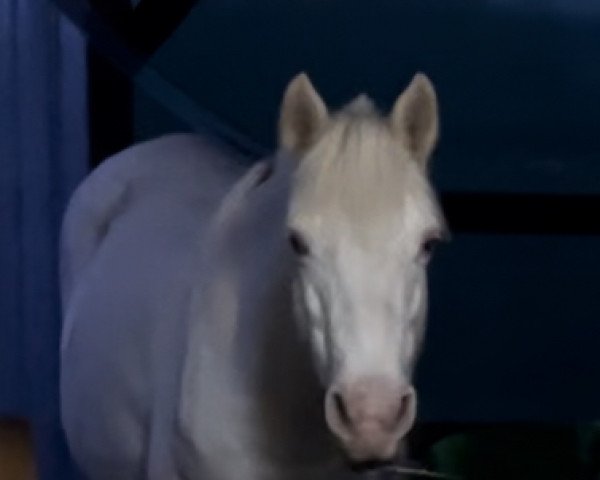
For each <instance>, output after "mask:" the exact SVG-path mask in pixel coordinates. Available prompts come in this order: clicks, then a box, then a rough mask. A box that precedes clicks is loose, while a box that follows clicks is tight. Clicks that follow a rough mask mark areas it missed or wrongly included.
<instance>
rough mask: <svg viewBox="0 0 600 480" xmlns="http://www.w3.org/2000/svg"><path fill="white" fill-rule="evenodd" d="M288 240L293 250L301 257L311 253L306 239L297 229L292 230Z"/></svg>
mask: <svg viewBox="0 0 600 480" xmlns="http://www.w3.org/2000/svg"><path fill="white" fill-rule="evenodd" d="M288 240H289V242H290V246H291V247H292V250H293V251H294V253H295V254H296V255H298V256H299V257H305V256H307V255H308V254H309V253H310V249H309V248H308V243H306V240H305V239H304V238H303V237H302V235H301V234H300V233H298V232H297V231H295V230H292V231H291V232H290V234H289V236H288Z"/></svg>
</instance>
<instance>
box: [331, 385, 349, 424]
mask: <svg viewBox="0 0 600 480" xmlns="http://www.w3.org/2000/svg"><path fill="white" fill-rule="evenodd" d="M333 403H334V404H335V408H336V410H337V413H338V416H339V418H340V420H341V421H342V423H344V424H345V425H346V426H349V425H350V424H351V423H352V421H351V419H350V415H349V414H348V409H347V408H346V402H344V398H343V397H342V395H341V394H340V393H338V392H335V393H334V394H333Z"/></svg>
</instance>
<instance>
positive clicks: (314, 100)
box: [279, 73, 329, 154]
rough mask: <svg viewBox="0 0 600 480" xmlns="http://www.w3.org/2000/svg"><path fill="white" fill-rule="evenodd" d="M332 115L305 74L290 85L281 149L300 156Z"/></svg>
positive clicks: (282, 121)
mask: <svg viewBox="0 0 600 480" xmlns="http://www.w3.org/2000/svg"><path fill="white" fill-rule="evenodd" d="M328 118H329V114H328V112H327V107H326V106H325V103H323V100H321V97H320V96H319V94H318V93H317V91H316V90H315V89H314V87H313V86H312V83H311V82H310V80H309V78H308V76H307V75H306V74H305V73H300V74H298V75H296V76H295V77H294V78H293V79H292V80H291V81H290V83H289V84H288V87H287V89H286V91H285V94H284V96H283V101H282V104H281V113H280V117H279V146H280V147H282V148H284V149H286V150H288V151H291V152H294V153H298V154H302V153H304V152H305V151H306V150H307V149H308V148H309V147H310V146H311V145H313V144H314V142H315V141H316V139H317V137H318V135H319V133H320V132H321V130H322V129H323V126H324V125H325V124H326V123H327V120H328Z"/></svg>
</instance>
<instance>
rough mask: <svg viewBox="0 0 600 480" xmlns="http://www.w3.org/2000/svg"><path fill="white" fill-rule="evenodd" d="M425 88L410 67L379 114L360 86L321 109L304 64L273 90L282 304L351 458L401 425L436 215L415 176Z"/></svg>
mask: <svg viewBox="0 0 600 480" xmlns="http://www.w3.org/2000/svg"><path fill="white" fill-rule="evenodd" d="M437 136H438V112H437V101H436V95H435V91H434V88H433V86H432V84H431V82H430V81H429V79H428V78H427V77H426V76H424V75H423V74H417V75H416V76H415V77H414V78H413V80H412V81H411V83H410V85H409V86H408V87H407V88H406V89H405V90H404V92H403V93H401V94H400V96H399V97H398V98H397V100H396V102H395V104H394V106H393V108H392V111H391V113H390V114H389V115H388V116H383V115H381V114H379V113H378V112H377V110H376V108H375V107H374V105H373V103H372V102H371V101H370V100H369V99H368V98H367V97H365V96H360V97H358V98H357V99H355V100H354V101H353V102H352V103H350V104H349V105H347V106H346V107H345V108H343V109H341V110H340V111H338V112H334V113H330V112H329V111H328V108H327V106H326V105H325V103H324V102H323V100H322V99H321V98H320V96H319V94H318V93H317V92H316V90H315V89H314V88H313V86H312V84H311V82H310V80H309V79H308V77H307V76H306V75H305V74H300V75H298V76H297V77H295V78H294V79H293V80H292V81H291V82H290V84H289V86H288V87H287V90H286V92H285V95H284V99H283V103H282V107H281V117H280V123H279V142H280V148H282V149H283V150H285V151H287V152H291V153H292V157H293V158H294V159H295V161H297V165H296V166H295V167H294V168H295V171H294V174H293V181H292V187H291V188H292V189H291V196H290V203H289V211H288V217H287V235H288V241H289V248H290V251H291V252H292V254H293V255H294V256H295V261H296V265H297V268H296V271H297V273H296V275H295V276H294V285H293V289H294V308H295V312H296V318H297V321H298V323H299V328H300V329H301V330H302V332H303V333H304V334H305V335H306V338H308V340H309V342H310V345H311V350H312V352H313V357H314V360H315V365H316V369H317V372H318V375H319V378H320V379H321V381H322V383H323V386H324V388H325V389H326V395H325V400H324V412H325V415H324V416H325V419H326V422H327V425H328V427H329V429H330V431H331V432H332V433H333V434H334V435H335V437H336V438H337V439H338V440H339V443H340V445H341V446H342V449H343V450H344V452H345V453H346V455H347V457H348V459H349V460H350V461H351V462H353V463H354V462H356V463H362V462H372V461H386V460H390V459H391V458H392V457H394V456H395V454H396V452H397V448H398V443H399V440H400V439H401V438H402V437H403V436H404V435H405V434H406V433H407V432H408V431H409V430H410V428H411V427H412V425H413V422H414V419H415V414H416V405H417V396H416V392H415V389H414V387H413V386H412V383H411V376H412V375H411V374H412V370H413V366H414V363H415V359H416V356H417V353H418V350H419V345H420V343H421V340H422V337H423V333H424V328H425V317H426V309H427V277H426V269H427V264H428V262H429V260H430V257H431V253H432V248H433V246H434V243H435V242H436V241H438V240H439V239H441V238H442V237H443V235H444V232H445V223H444V220H443V216H442V214H441V210H440V208H439V206H438V203H437V200H436V197H435V194H434V192H433V189H432V187H431V185H430V183H429V181H428V178H427V170H428V168H427V166H428V159H429V157H430V154H431V152H432V150H433V149H434V146H435V143H436V140H437Z"/></svg>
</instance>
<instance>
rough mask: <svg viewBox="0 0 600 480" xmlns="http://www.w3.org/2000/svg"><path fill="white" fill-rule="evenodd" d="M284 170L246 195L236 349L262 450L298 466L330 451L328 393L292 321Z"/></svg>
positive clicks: (291, 268) (317, 460) (322, 458)
mask: <svg viewBox="0 0 600 480" xmlns="http://www.w3.org/2000/svg"><path fill="white" fill-rule="evenodd" d="M283 160H284V161H289V160H290V159H283ZM286 168H289V166H288V165H285V164H284V165H281V164H279V165H276V170H275V173H274V174H273V176H272V178H271V179H269V180H268V181H267V182H266V183H265V184H263V185H261V186H259V187H257V189H256V190H255V191H254V192H252V193H251V194H250V196H249V198H248V203H247V206H248V210H249V212H248V216H247V217H246V219H245V221H244V222H243V224H244V226H243V228H242V229H241V230H240V232H239V233H241V237H242V238H244V239H245V241H246V242H247V244H248V245H252V248H251V249H249V250H247V251H246V253H245V255H244V258H241V259H240V264H239V265H240V271H239V275H240V276H239V278H238V281H239V286H240V289H239V291H238V294H239V297H238V298H239V299H240V302H241V303H240V309H239V315H238V316H237V322H236V329H235V332H236V334H235V340H234V345H235V347H234V349H233V350H234V351H235V352H237V355H236V356H235V363H236V368H235V370H236V371H237V372H239V373H240V374H241V375H240V377H241V378H239V382H240V384H244V390H245V391H246V393H247V394H248V398H249V401H251V402H252V403H253V404H254V405H253V408H254V409H255V412H256V413H257V414H258V417H257V420H258V422H259V424H260V426H259V428H258V429H257V430H258V431H259V432H260V438H258V439H257V440H258V444H259V445H260V447H259V448H260V449H261V450H264V451H268V454H269V457H270V458H274V459H277V460H278V463H282V464H287V465H289V464H297V465H298V466H299V465H306V464H311V463H323V462H325V461H327V459H328V458H329V456H330V455H331V454H332V452H331V439H330V435H329V433H328V432H327V429H326V424H325V419H324V409H323V398H324V394H323V390H322V387H321V385H320V383H319V381H318V378H317V376H316V372H315V370H314V368H313V364H312V357H311V352H310V345H309V344H308V343H307V341H306V339H303V338H301V337H300V335H299V329H298V328H297V323H296V319H295V318H294V309H293V298H292V297H293V296H292V281H293V278H294V275H295V273H296V272H295V270H296V265H295V262H294V258H293V256H292V253H291V252H290V249H289V246H288V244H287V232H286V219H287V205H288V198H289V188H288V186H289V180H290V178H289V175H290V172H289V171H288V170H286ZM282 170H283V171H282ZM242 232H243V233H242Z"/></svg>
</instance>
